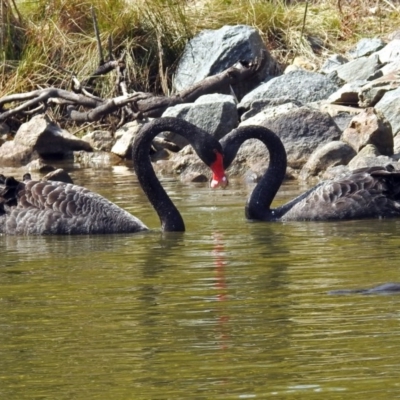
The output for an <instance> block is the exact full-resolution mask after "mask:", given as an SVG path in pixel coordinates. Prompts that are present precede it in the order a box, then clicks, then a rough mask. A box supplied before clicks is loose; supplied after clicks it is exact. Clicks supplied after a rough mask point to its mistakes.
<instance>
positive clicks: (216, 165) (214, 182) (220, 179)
mask: <svg viewBox="0 0 400 400" xmlns="http://www.w3.org/2000/svg"><path fill="white" fill-rule="evenodd" d="M215 155H216V156H217V159H216V160H215V161H214V162H213V163H212V164H211V165H210V168H211V171H212V172H213V177H212V179H211V183H210V186H211V187H212V188H213V189H215V188H217V187H219V186H221V187H222V188H226V187H227V186H228V184H229V181H228V178H227V176H226V175H225V169H224V158H223V156H222V154H221V153H219V152H216V153H215Z"/></svg>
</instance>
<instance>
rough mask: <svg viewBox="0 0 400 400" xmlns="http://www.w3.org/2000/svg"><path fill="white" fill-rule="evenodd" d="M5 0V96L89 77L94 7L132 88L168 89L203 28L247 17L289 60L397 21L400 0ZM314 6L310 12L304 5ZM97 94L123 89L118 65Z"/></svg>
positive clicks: (337, 47)
mask: <svg viewBox="0 0 400 400" xmlns="http://www.w3.org/2000/svg"><path fill="white" fill-rule="evenodd" d="M16 4H17V5H18V9H17V8H16V7H17V6H16V5H15V3H14V1H13V0H0V5H1V15H0V16H1V22H2V25H1V26H2V30H1V33H2V34H1V38H0V39H1V49H2V50H1V54H0V56H1V58H0V71H1V73H2V75H4V76H5V78H6V79H2V80H1V81H0V97H2V96H5V95H7V94H11V93H16V92H26V91H29V90H33V89H37V88H41V87H48V86H57V87H60V88H64V89H69V86H70V81H71V80H70V76H71V74H72V73H73V74H75V75H76V76H77V77H78V79H79V80H81V81H83V80H85V79H86V78H88V77H89V76H90V75H91V74H92V73H93V72H94V71H95V70H96V68H97V67H98V65H99V54H98V51H97V42H96V39H95V33H94V27H93V21H92V15H91V9H92V7H93V8H94V10H95V12H96V17H97V21H98V26H99V30H100V39H101V43H102V46H103V51H104V53H105V54H104V55H105V58H106V61H107V57H108V54H107V44H108V41H109V39H110V38H112V42H113V52H114V56H115V57H117V58H118V57H119V56H120V55H121V54H122V52H125V53H126V57H125V61H126V65H127V68H126V74H127V77H128V80H129V82H130V84H131V86H130V87H129V88H128V89H129V90H130V91H150V92H154V93H163V94H168V93H169V91H170V87H171V78H172V75H173V73H174V70H175V68H176V65H177V62H178V60H179V57H180V55H181V54H182V51H183V49H184V46H185V44H186V43H187V42H188V40H190V39H191V38H192V37H193V36H194V35H196V34H197V33H199V32H200V31H201V30H203V29H218V28H220V27H222V26H223V25H235V24H247V25H250V26H253V27H254V28H256V29H257V30H258V32H259V33H260V34H261V36H262V37H263V39H264V41H265V43H266V44H267V47H268V48H269V49H270V50H271V51H272V53H273V54H274V55H275V57H276V58H277V59H278V61H280V62H281V63H283V64H288V63H290V62H292V60H293V59H294V57H295V56H302V57H304V58H306V59H308V60H310V61H312V62H313V63H315V64H318V63H320V62H321V55H326V54H327V53H330V52H342V51H344V50H346V49H347V48H348V47H349V46H351V45H353V44H354V43H355V42H356V41H357V40H359V38H360V37H372V36H378V35H379V36H384V35H385V34H387V33H388V32H390V31H391V30H395V29H396V26H397V25H396V24H397V21H398V20H399V16H400V15H399V14H400V5H398V2H395V1H394V0H308V2H306V1H304V0H83V1H82V0H52V1H51V2H49V1H47V0H36V1H35V2H32V1H30V0H19V1H18V3H16ZM306 6H307V13H305V10H306ZM95 90H96V93H97V94H98V95H100V96H102V97H112V96H115V95H116V88H115V75H114V74H113V73H111V74H109V75H107V76H104V77H101V78H99V79H98V80H97V81H96V88H95Z"/></svg>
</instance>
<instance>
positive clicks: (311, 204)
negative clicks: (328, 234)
mask: <svg viewBox="0 0 400 400" xmlns="http://www.w3.org/2000/svg"><path fill="white" fill-rule="evenodd" d="M399 216H400V171H396V170H393V169H391V168H389V167H374V168H364V169H359V170H355V171H353V173H352V174H350V175H348V176H347V177H345V178H342V179H337V180H333V181H327V182H323V183H322V184H320V185H318V186H316V187H315V188H314V189H313V190H311V191H310V192H309V193H308V195H307V196H305V197H303V198H301V199H299V201H297V202H294V204H293V206H292V207H291V208H290V209H289V210H288V212H287V213H286V214H285V215H284V216H283V217H282V220H314V221H318V220H339V219H360V218H391V217H399Z"/></svg>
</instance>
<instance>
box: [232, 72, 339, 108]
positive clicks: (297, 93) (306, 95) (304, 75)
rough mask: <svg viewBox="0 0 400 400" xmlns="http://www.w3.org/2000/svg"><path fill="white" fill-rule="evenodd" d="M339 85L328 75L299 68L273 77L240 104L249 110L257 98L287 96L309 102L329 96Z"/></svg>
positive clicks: (294, 99)
mask: <svg viewBox="0 0 400 400" xmlns="http://www.w3.org/2000/svg"><path fill="white" fill-rule="evenodd" d="M338 89H339V86H338V85H336V84H335V83H334V82H332V81H331V80H330V79H329V78H328V77H326V76H325V75H322V74H317V73H315V72H309V71H304V70H298V71H293V72H289V73H288V74H285V75H281V76H278V77H277V78H273V79H271V80H269V81H268V82H266V83H263V84H262V85H260V86H258V87H257V88H256V89H254V90H253V91H252V92H250V93H249V94H247V95H246V96H244V97H243V99H242V101H241V102H240V104H239V107H240V108H242V109H246V110H249V109H250V108H251V104H252V103H253V102H254V101H256V100H263V99H272V98H279V97H287V98H290V99H292V101H299V102H301V103H309V102H313V101H318V100H324V99H326V98H328V97H329V96H330V95H331V94H332V93H334V92H336V91H337V90H338Z"/></svg>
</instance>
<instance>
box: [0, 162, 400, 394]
mask: <svg viewBox="0 0 400 400" xmlns="http://www.w3.org/2000/svg"><path fill="white" fill-rule="evenodd" d="M128 172H129V171H128ZM75 174H76V176H74V179H75V180H77V182H78V183H81V184H82V183H85V182H80V180H83V181H85V180H87V182H86V184H87V185H88V186H89V185H93V187H92V188H93V190H96V191H98V192H101V193H102V194H103V195H104V196H106V197H107V198H109V199H110V200H113V201H115V202H117V203H118V204H119V205H121V206H122V207H124V208H126V209H129V210H130V211H131V212H133V213H135V214H137V215H140V217H141V218H143V220H144V221H145V223H146V224H148V225H149V226H153V227H158V224H159V223H158V218H157V216H156V215H155V213H154V211H153V210H152V209H151V207H150V206H149V205H148V204H147V203H146V200H145V198H144V197H143V195H142V193H141V191H140V189H139V188H137V186H135V179H134V177H133V176H132V175H131V174H127V173H126V170H125V169H122V170H121V171H118V170H106V171H103V172H101V173H97V174H95V175H93V171H92V170H87V171H85V172H84V174H82V175H81V176H80V175H79V174H78V172H75ZM92 181H93V182H92ZM89 182H90V183H89ZM108 182H112V183H108ZM105 183H107V185H106V184H105ZM165 185H166V187H167V190H168V191H169V193H171V196H172V197H173V200H174V201H175V202H176V203H177V205H178V207H179V209H180V210H181V211H182V215H183V216H184V218H185V222H186V225H187V228H188V230H187V232H186V233H183V234H182V233H178V234H177V233H172V234H171V233H168V234H162V233H161V232H159V231H158V230H154V231H152V232H149V233H144V234H135V235H112V236H107V235H104V236H83V237H29V238H21V237H18V238H15V237H0V251H1V254H2V257H1V267H0V280H1V286H0V309H1V310H2V311H1V312H0V327H1V329H0V369H1V371H2V373H1V374H0V398H1V399H3V398H4V399H7V400H9V399H11V400H13V399H18V400H21V399H22V400H23V399H32V398H57V399H71V398H73V399H78V400H79V399H85V400H90V399H105V398H112V399H127V398H135V399H146V400H148V399H161V398H171V399H174V400H175V399H185V400H186V399H188V398H196V399H197V398H198V399H211V398H212V399H224V400H225V399H231V398H232V399H237V398H259V399H260V398H271V397H272V396H273V397H275V398H281V399H292V398H293V399H310V398H311V399H312V398H315V399H320V398H321V397H323V398H324V399H328V400H330V399H341V398H351V399H355V400H358V399H363V400H364V398H365V393H368V394H371V393H373V397H374V399H387V398H395V397H398V395H399V394H400V386H399V381H400V379H399V372H398V368H396V366H397V365H398V364H399V361H400V360H399V356H398V354H397V353H398V352H396V351H394V349H397V348H398V347H399V345H400V334H399V332H400V329H399V316H400V315H399V305H400V303H399V302H400V297H399V296H359V295H357V294H353V295H352V294H350V295H348V296H330V295H328V292H329V291H330V290H335V289H342V288H349V289H350V288H358V287H373V286H375V285H378V284H379V283H383V282H389V281H399V267H398V266H399V261H400V255H399V254H400V253H399V251H398V249H399V245H400V239H399V237H398V232H399V228H400V226H399V224H400V221H399V220H394V221H383V220H382V221H380V220H374V221H351V222H333V223H322V222H321V223H315V222H314V223H299V222H296V223H285V224H282V223H279V224H275V223H269V224H268V223H248V222H246V221H245V220H244V216H243V203H244V198H245V195H244V194H243V191H244V189H243V188H242V187H240V186H233V187H231V188H229V189H227V190H225V191H217V192H210V191H209V190H208V188H207V187H206V186H205V185H204V186H202V185H193V186H184V185H182V184H180V183H176V182H173V181H171V180H169V181H167V182H165ZM286 189H287V190H285V187H284V188H283V195H282V196H281V197H280V198H278V200H279V201H280V202H282V203H283V202H284V201H285V200H286V199H285V196H286V195H287V196H288V197H293V195H294V194H295V193H293V191H294V188H293V187H292V186H288V187H287V188H286Z"/></svg>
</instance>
